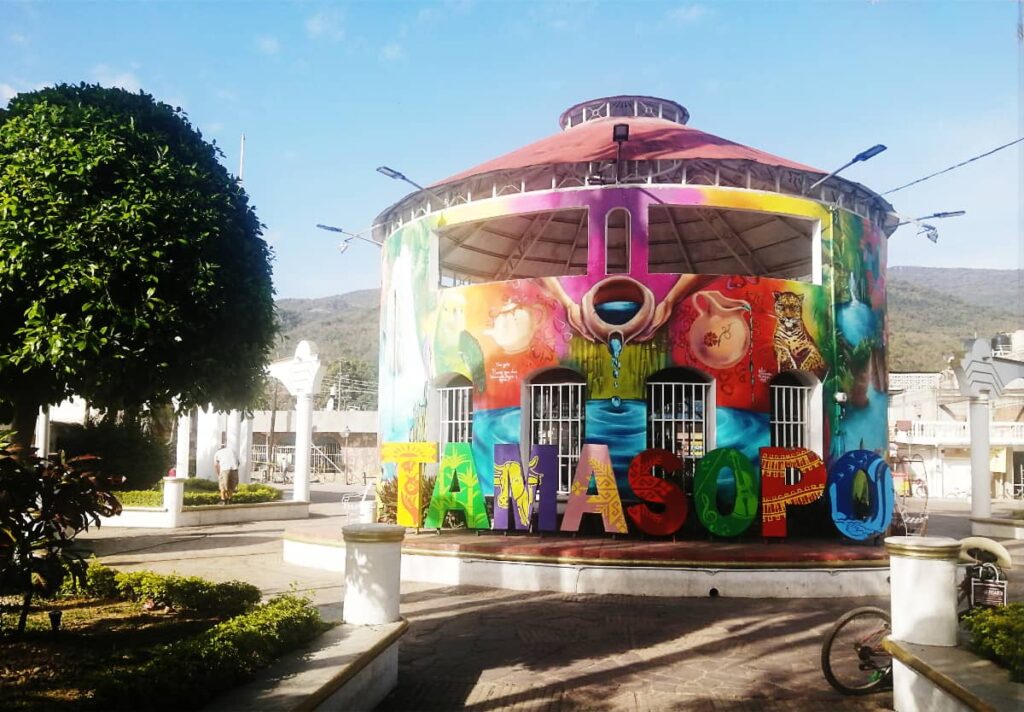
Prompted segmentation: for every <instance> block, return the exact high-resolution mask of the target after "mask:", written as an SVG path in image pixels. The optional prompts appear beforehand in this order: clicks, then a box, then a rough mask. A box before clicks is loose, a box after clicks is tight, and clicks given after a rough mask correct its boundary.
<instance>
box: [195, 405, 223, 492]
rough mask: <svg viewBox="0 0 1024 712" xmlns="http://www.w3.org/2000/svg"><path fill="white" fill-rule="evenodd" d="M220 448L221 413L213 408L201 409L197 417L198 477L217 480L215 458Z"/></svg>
mask: <svg viewBox="0 0 1024 712" xmlns="http://www.w3.org/2000/svg"><path fill="white" fill-rule="evenodd" d="M219 448H220V413H218V412H217V411H215V410H214V409H213V406H212V405H211V406H207V407H206V408H200V409H199V412H198V414H197V416H196V477H202V478H203V479H205V480H214V481H216V479H217V473H216V472H215V471H214V469H213V456H214V454H215V453H216V452H217V450H218V449H219Z"/></svg>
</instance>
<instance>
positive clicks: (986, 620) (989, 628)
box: [964, 603, 1024, 682]
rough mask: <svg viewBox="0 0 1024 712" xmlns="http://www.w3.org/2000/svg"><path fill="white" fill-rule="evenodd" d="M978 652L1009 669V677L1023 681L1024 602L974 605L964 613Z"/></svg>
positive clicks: (1015, 680)
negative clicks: (975, 606) (991, 605)
mask: <svg viewBox="0 0 1024 712" xmlns="http://www.w3.org/2000/svg"><path fill="white" fill-rule="evenodd" d="M964 624H965V625H966V626H967V630H968V631H970V633H971V647H972V648H973V649H974V651H975V652H976V653H978V654H979V655H982V656H984V657H986V658H989V659H991V660H994V661H995V662H997V663H998V664H1000V665H1002V666H1003V667H1005V668H1009V670H1010V679H1011V680H1013V681H1014V682H1024V603H1011V604H1010V605H1008V606H997V607H995V608H975V609H974V610H973V611H970V612H969V613H968V614H967V615H965V616H964Z"/></svg>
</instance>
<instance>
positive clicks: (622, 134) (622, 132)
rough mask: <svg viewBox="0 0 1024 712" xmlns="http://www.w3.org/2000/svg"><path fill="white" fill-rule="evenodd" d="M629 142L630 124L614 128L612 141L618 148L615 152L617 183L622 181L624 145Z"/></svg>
mask: <svg viewBox="0 0 1024 712" xmlns="http://www.w3.org/2000/svg"><path fill="white" fill-rule="evenodd" d="M628 140H629V124H615V125H614V126H612V141H614V142H615V145H616V146H617V148H616V151H615V182H616V183H618V182H620V181H621V180H622V144H624V143H625V142H626V141H628Z"/></svg>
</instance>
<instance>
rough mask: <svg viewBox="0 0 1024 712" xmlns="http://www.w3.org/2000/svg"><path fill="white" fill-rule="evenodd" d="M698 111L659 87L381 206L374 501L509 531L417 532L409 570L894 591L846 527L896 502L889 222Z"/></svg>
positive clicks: (845, 187) (516, 584) (738, 589)
mask: <svg viewBox="0 0 1024 712" xmlns="http://www.w3.org/2000/svg"><path fill="white" fill-rule="evenodd" d="M688 120H689V112H688V111H687V110H686V109H685V108H684V107H683V106H681V105H679V104H677V103H675V102H673V101H668V100H665V99H658V98H654V97H646V96H616V97H608V98H603V99H596V100H593V101H588V102H584V103H581V104H578V105H576V106H573V107H571V108H570V109H568V110H567V111H565V112H564V113H563V114H562V116H561V117H560V119H559V123H560V125H561V129H562V130H561V132H559V133H557V134H555V135H553V136H550V137H548V138H545V139H542V140H540V141H537V142H536V143H533V144H530V145H528V146H526V147H524V148H521V149H519V150H516V151H513V152H512V153H509V154H507V155H504V156H501V157H499V158H496V159H494V160H491V161H488V162H486V163H483V164H481V165H479V166H477V167H475V168H471V169H469V170H466V171H463V172H461V173H459V174H457V175H454V176H452V177H450V178H448V179H446V180H443V181H440V182H438V183H436V184H434V185H432V186H430V187H429V188H426V189H423V190H419V191H417V192H414V193H411V194H410V195H407V196H406V197H405V198H403V199H402V200H400V201H399V202H398V203H396V204H395V205H393V206H392V207H390V208H389V209H387V210H386V211H384V212H383V213H382V214H381V215H380V216H379V218H378V220H377V223H378V224H379V225H378V227H377V228H376V229H377V233H376V235H375V237H376V239H378V240H380V241H381V242H383V286H382V307H381V331H380V345H381V346H380V402H379V408H380V438H381V442H382V444H383V445H382V456H383V459H384V460H385V461H386V462H388V463H394V464H388V465H386V473H385V475H386V476H385V481H386V480H387V479H388V478H394V477H397V478H398V479H399V482H398V483H396V485H395V486H391V487H390V488H387V487H385V488H382V489H381V491H382V492H385V493H386V492H388V491H390V492H391V493H392V494H391V495H384V496H382V499H381V501H379V503H378V504H379V506H380V507H382V508H383V510H384V511H386V512H389V513H393V514H389V517H390V516H395V517H396V518H397V520H398V523H400V524H405V525H407V526H410V527H418V528H426V529H433V528H435V527H443V526H444V525H445V522H447V523H449V524H451V522H452V521H453V517H452V515H451V512H452V511H461V514H460V515H457V516H456V517H455V519H464V520H465V522H466V523H467V524H468V527H469V528H470V529H477V530H480V529H488V530H491V531H492V532H493V531H494V530H496V529H500V530H513V531H514V530H516V529H521V530H526V535H525V536H500V535H499V536H479V535H477V536H473V535H471V533H468V534H467V533H466V530H465V529H463V530H462V531H463V534H459V533H457V532H453V533H445V535H444V536H440V537H439V536H436V535H435V534H434V533H433V532H432V531H431V532H430V533H429V534H425V533H424V534H418V535H417V534H412V533H410V536H409V537H408V538H407V539H406V542H405V545H404V557H403V559H404V560H403V577H406V578H413V579H420V580H436V581H440V582H445V583H451V582H456V581H458V582H462V583H477V584H484V585H487V584H490V585H501V586H506V587H512V588H524V589H535V588H541V589H564V588H566V587H569V588H571V589H572V590H591V591H611V592H620V593H631V592H632V593H637V592H643V593H651V594H658V593H664V594H666V595H681V594H684V595H685V594H687V593H689V594H692V595H707V594H708V593H709V592H711V591H712V589H714V592H715V593H720V594H721V595H747V596H765V595H794V596H799V595H818V596H820V595H838V594H844V595H848V594H850V593H851V592H856V593H863V594H878V593H886V592H887V590H888V588H887V584H886V574H887V561H886V557H885V553H884V550H883V549H882V548H881V547H871V546H865V545H864V544H863V543H861V542H859V541H857V540H866V539H873V538H875V537H877V536H878V535H880V534H881V533H882V531H884V528H885V526H886V525H887V524H888V519H889V518H890V517H891V510H892V497H891V491H892V488H891V474H890V473H889V470H888V467H887V466H885V464H884V462H883V461H881V460H880V458H879V456H878V455H877V454H875V453H885V452H886V451H887V446H888V436H887V421H886V413H887V405H888V404H887V396H886V359H885V348H886V344H885V338H886V337H885V334H886V332H885V265H886V238H887V237H888V235H889V234H890V233H891V232H892V231H893V230H894V229H895V227H896V225H897V222H898V220H897V218H896V215H895V214H894V212H893V210H892V206H890V205H889V203H887V202H886V201H885V200H884V199H882V198H881V197H880V196H879V195H877V194H876V193H874V192H872V191H870V190H868V189H867V188H865V187H864V186H861V185H859V184H857V183H854V182H851V181H847V180H844V179H842V178H839V177H829V178H828V179H827V180H825V181H824V182H821V183H820V184H818V185H815V183H816V182H818V181H819V180H820V179H821V178H823V177H824V176H825V171H822V170H819V169H816V168H811V167H809V166H805V165H802V164H800V163H796V162H794V161H790V160H787V159H785V158H780V157H778V156H774V155H771V154H768V153H765V152H763V151H759V150H756V149H753V148H749V147H747V146H743V145H741V144H737V143H734V142H732V141H728V140H726V139H723V138H719V137H717V136H713V135H711V134H708V133H705V132H703V131H700V130H697V129H694V128H691V127H689V126H687V122H688ZM631 466H632V467H631ZM421 475H422V476H421ZM887 478H888V479H887ZM492 497H493V500H492V499H491V498H492ZM584 514H588V515H591V516H586V517H584V516H583V515H584ZM801 514H803V515H806V516H801ZM570 533H571V536H570ZM797 534H801V536H796V535H797ZM613 535H614V536H613ZM812 572H817V573H818V574H819V576H814V575H812ZM644 576H648V577H649V578H644ZM567 582H568V583H567Z"/></svg>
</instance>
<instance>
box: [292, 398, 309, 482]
mask: <svg viewBox="0 0 1024 712" xmlns="http://www.w3.org/2000/svg"><path fill="white" fill-rule="evenodd" d="M312 444H313V396H312V394H309V393H299V394H298V395H297V396H295V472H294V479H293V480H292V483H293V490H292V491H293V495H292V499H294V500H295V501H296V502H308V501H309V461H310V458H309V451H310V447H311V446H312Z"/></svg>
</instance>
